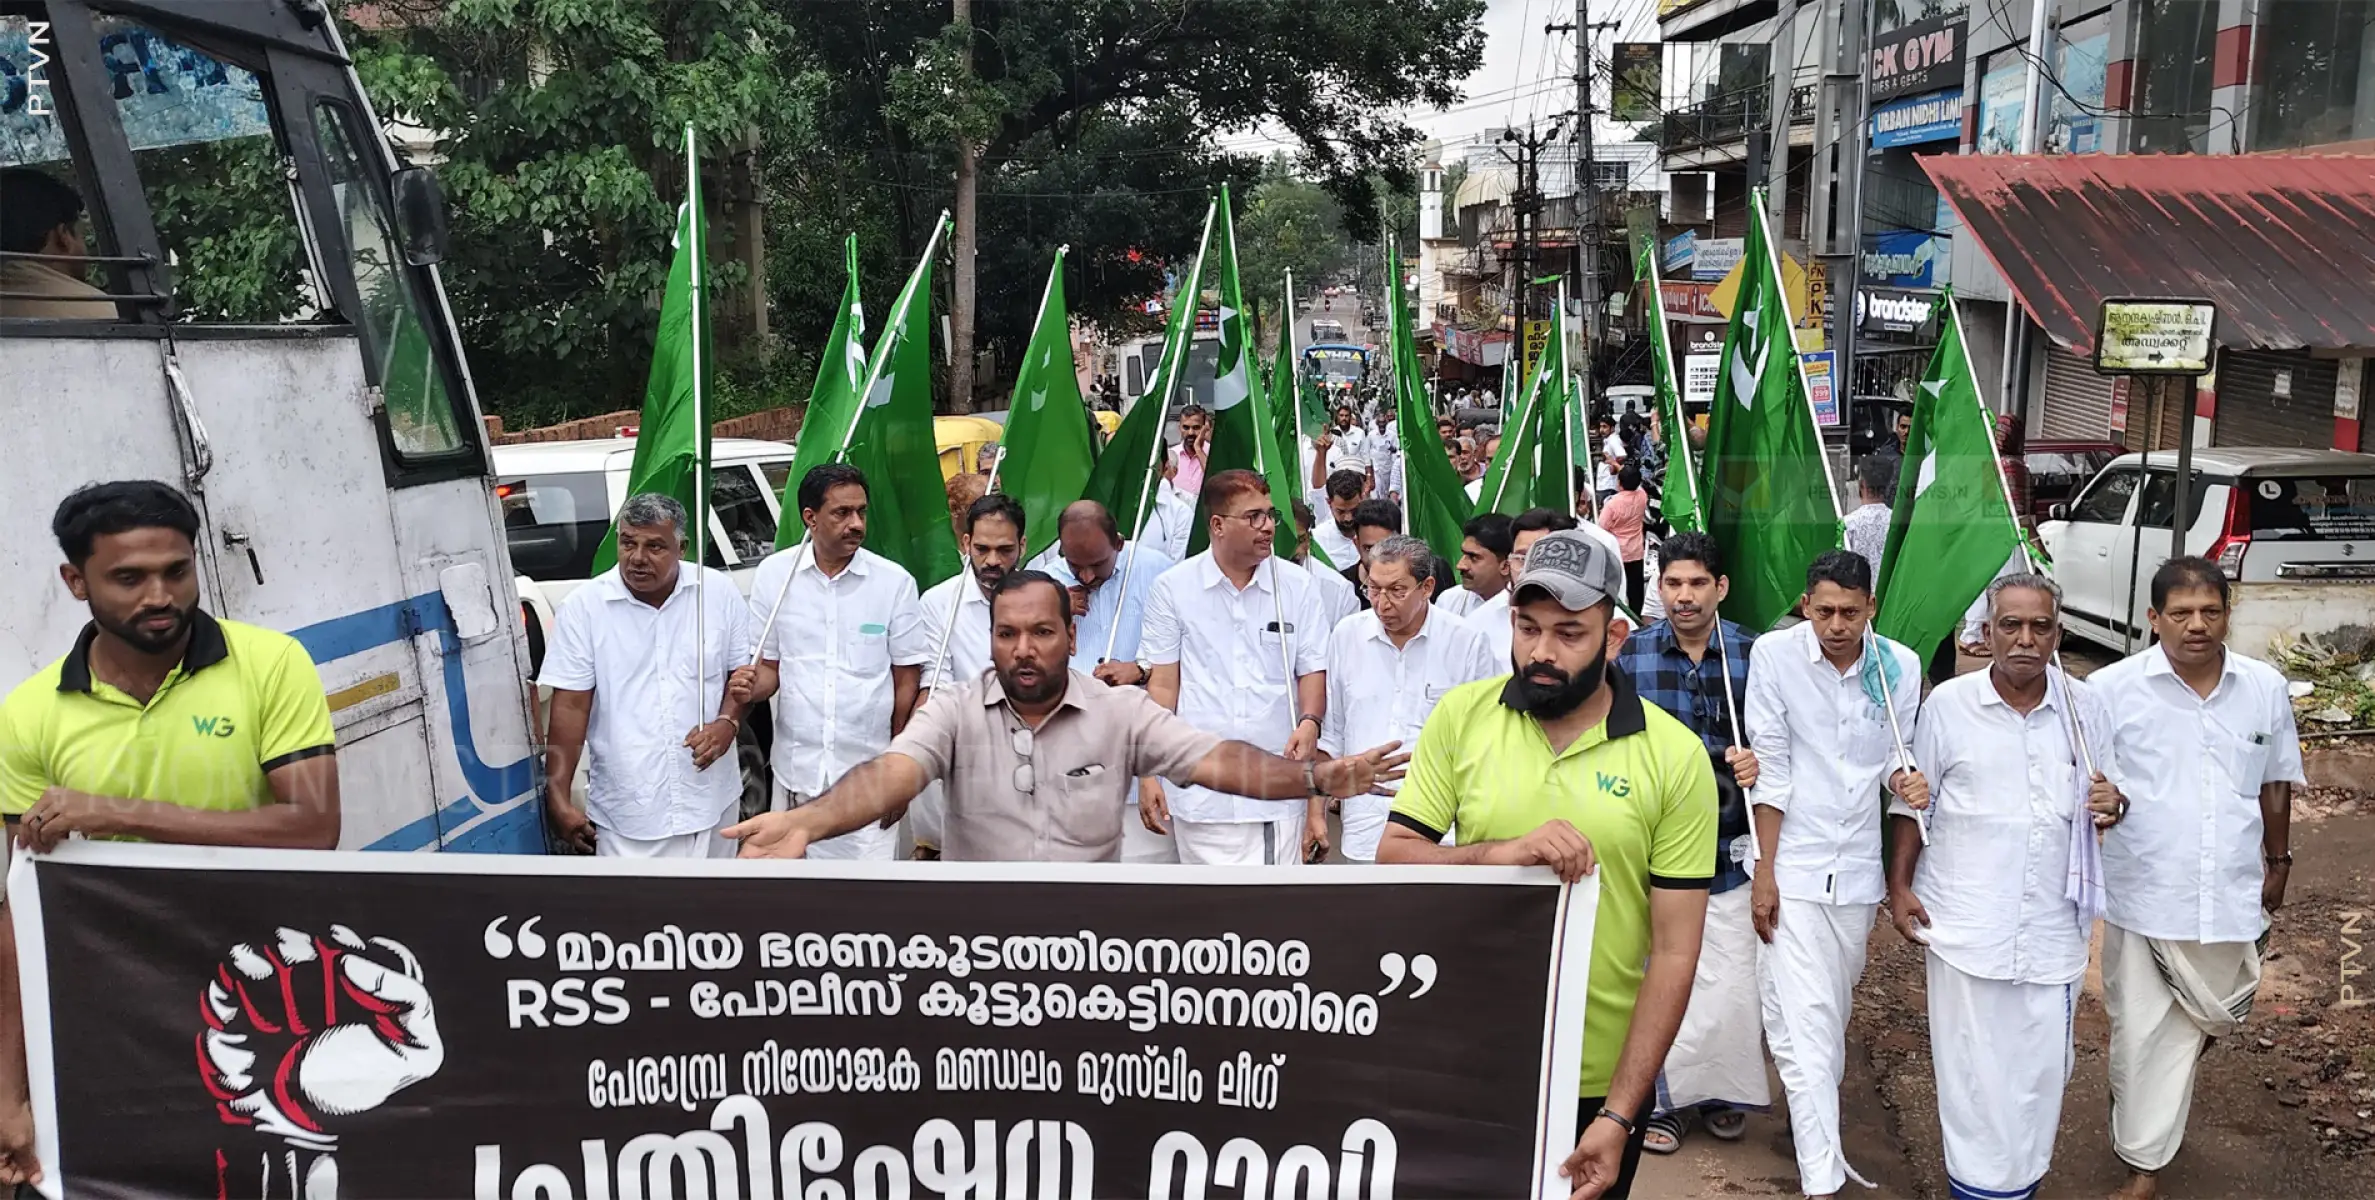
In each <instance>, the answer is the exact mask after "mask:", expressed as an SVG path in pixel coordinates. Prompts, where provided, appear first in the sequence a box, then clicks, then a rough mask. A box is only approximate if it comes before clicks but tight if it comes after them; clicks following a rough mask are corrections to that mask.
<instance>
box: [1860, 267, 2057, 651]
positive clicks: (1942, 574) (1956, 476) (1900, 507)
mask: <svg viewBox="0 0 2375 1200" xmlns="http://www.w3.org/2000/svg"><path fill="white" fill-rule="evenodd" d="M1944 303H1945V304H1946V306H1947V309H1946V314H1947V317H1948V319H1947V320H1945V321H1941V322H1939V330H1938V348H1937V349H1936V350H1934V351H1932V352H1931V354H1930V366H1929V369H1928V370H1927V371H1924V372H1923V373H1922V380H1921V391H1920V392H1919V393H1918V394H1917V395H1915V397H1914V399H1913V428H1912V430H1911V431H1910V432H1908V433H1907V434H1906V437H1905V461H1904V463H1903V465H1902V466H1900V467H1899V468H1898V475H1897V499H1896V504H1895V506H1894V508H1893V509H1892V510H1891V513H1890V517H1889V527H1888V543H1887V548H1886V549H1884V550H1883V551H1882V552H1881V555H1880V562H1879V564H1878V567H1879V569H1878V571H1877V572H1876V578H1877V581H1878V585H1879V586H1878V590H1879V593H1880V612H1879V615H1878V616H1876V617H1875V618H1874V619H1873V622H1872V627H1873V629H1874V630H1875V631H1877V632H1878V633H1879V634H1880V635H1881V636H1883V637H1889V638H1894V639H1896V640H1897V641H1900V642H1903V643H1904V644H1905V646H1906V648H1907V649H1910V650H1912V651H1913V653H1914V654H1915V655H1916V656H1917V657H1919V658H1920V660H1921V661H1923V662H1927V661H1929V657H1930V652H1931V651H1933V650H1935V649H1937V647H1938V643H1939V642H1940V641H1943V640H1944V639H1945V638H1947V637H1948V636H1949V635H1951V634H1952V633H1953V632H1954V629H1955V626H1957V625H1959V624H1961V623H1962V619H1963V611H1964V610H1965V609H1967V608H1969V607H1970V605H1971V601H1973V600H1974V599H1977V598H1978V596H1979V594H1980V593H1981V592H1982V591H1985V590H1986V589H1987V585H1988V581H1989V580H1991V579H1994V578H1995V577H1996V573H1997V572H1998V571H2000V570H2002V569H2003V567H2004V563H2005V560H2007V559H2009V558H2011V557H2012V556H2013V555H2014V554H2016V553H2018V552H2019V551H2020V549H2021V547H2022V546H2023V545H2024V542H2023V540H2022V538H2021V533H2020V525H2019V523H2018V521H2017V520H2016V519H2015V518H2014V516H2013V512H2012V501H2011V500H2010V499H2009V497H2008V494H2007V492H2006V491H2005V488H2004V476H2003V468H2002V466H2001V465H2000V464H1999V463H1998V461H1997V459H1996V440H1995V418H1994V417H1993V416H1992V415H1990V414H1989V412H1988V410H1987V408H1986V406H1985V404H1984V403H1982V402H1981V400H1980V398H1979V382H1978V380H1977V379H1976V378H1975V377H1974V376H1973V375H1972V373H1971V361H1970V359H1969V357H1967V356H1966V355H1965V353H1964V350H1963V329H1962V317H1961V313H1960V312H1959V311H1957V309H1956V306H1955V304H1954V298H1953V296H1952V295H1951V294H1950V295H1948V297H1947V298H1946V300H1945V301H1944Z"/></svg>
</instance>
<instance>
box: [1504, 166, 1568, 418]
mask: <svg viewBox="0 0 2375 1200" xmlns="http://www.w3.org/2000/svg"><path fill="white" fill-rule="evenodd" d="M1559 133H1560V127H1559V124H1558V123H1555V122H1554V123H1553V124H1552V125H1551V127H1550V132H1549V133H1548V134H1538V133H1536V132H1535V131H1534V130H1533V129H1532V128H1531V127H1529V128H1527V129H1526V131H1525V132H1524V133H1522V134H1521V133H1519V132H1518V131H1517V130H1515V129H1504V130H1502V131H1501V143H1502V145H1501V157H1502V158H1505V159H1507V160H1508V161H1509V162H1510V163H1511V164H1512V165H1513V166H1515V167H1516V168H1517V187H1516V189H1515V190H1514V191H1512V192H1511V193H1510V194H1509V207H1510V211H1511V212H1512V213H1514V214H1515V215H1516V217H1517V230H1516V241H1515V243H1514V245H1513V247H1512V253H1513V254H1514V256H1515V257H1514V260H1513V261H1512V263H1511V268H1512V271H1513V276H1512V278H1511V279H1510V281H1509V294H1510V295H1511V296H1513V297H1515V306H1516V307H1515V313H1516V318H1515V321H1514V324H1515V325H1516V327H1517V329H1516V333H1517V346H1518V353H1519V354H1520V356H1521V357H1520V359H1519V361H1520V362H1521V363H1523V364H1525V365H1526V366H1529V367H1530V366H1531V365H1532V364H1531V363H1529V362H1526V360H1525V359H1524V358H1523V355H1524V353H1525V348H1526V322H1527V321H1528V320H1530V319H1531V318H1532V317H1533V314H1534V304H1533V298H1534V260H1535V258H1536V257H1537V255H1538V254H1539V249H1538V247H1536V245H1535V243H1536V242H1537V241H1539V240H1541V237H1542V222H1541V219H1540V217H1541V211H1542V148H1543V147H1544V146H1547V145H1549V144H1551V143H1552V142H1555V141H1557V140H1559ZM1513 147H1514V152H1512V148H1513ZM1519 386H1521V387H1522V386H1524V384H1523V383H1520V384H1519Z"/></svg>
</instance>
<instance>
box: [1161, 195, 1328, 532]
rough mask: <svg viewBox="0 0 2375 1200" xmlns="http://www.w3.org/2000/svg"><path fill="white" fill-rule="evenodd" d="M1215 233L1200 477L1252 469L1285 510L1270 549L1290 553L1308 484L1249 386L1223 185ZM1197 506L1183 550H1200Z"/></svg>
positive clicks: (1266, 405) (1247, 346) (1264, 401)
mask: <svg viewBox="0 0 2375 1200" xmlns="http://www.w3.org/2000/svg"><path fill="white" fill-rule="evenodd" d="M1218 233H1219V236H1217V237H1215V238H1214V239H1213V242H1212V253H1213V257H1214V258H1215V259H1217V260H1218V261H1217V264H1216V266H1215V269H1214V271H1213V279H1214V281H1215V282H1216V283H1218V284H1219V285H1220V353H1219V355H1218V357H1217V360H1216V361H1215V362H1214V363H1213V368H1212V445H1211V447H1210V450H1209V452H1208V454H1207V456H1206V458H1205V460H1204V477H1205V478H1206V479H1210V478H1212V477H1213V476H1214V475H1217V474H1219V473H1220V472H1222V471H1237V470H1244V471H1252V472H1254V473H1255V474H1257V475H1260V476H1262V478H1264V479H1265V480H1267V481H1269V484H1270V502H1271V503H1272V504H1274V505H1276V506H1277V508H1278V510H1279V511H1280V512H1284V513H1288V514H1289V516H1288V518H1287V519H1286V520H1283V521H1280V522H1279V523H1278V532H1277V535H1276V539H1275V546H1274V548H1275V549H1276V550H1277V552H1278V553H1279V554H1281V555H1285V556H1288V557H1292V556H1293V555H1294V552H1295V542H1296V540H1297V539H1296V534H1295V522H1294V518H1293V516H1292V510H1293V508H1294V505H1295V501H1296V500H1299V499H1301V498H1302V497H1303V494H1304V493H1305V492H1307V491H1309V490H1310V489H1309V488H1306V487H1302V486H1298V482H1297V480H1296V478H1295V476H1296V475H1297V474H1298V472H1297V471H1296V470H1295V467H1296V465H1297V463H1296V456H1294V455H1289V454H1284V453H1281V452H1280V450H1279V448H1278V423H1277V422H1276V421H1274V420H1272V419H1271V415H1270V398H1269V397H1268V396H1267V395H1265V394H1264V393H1263V391H1262V389H1260V388H1257V387H1255V386H1254V355H1255V350H1254V340H1253V315H1252V314H1251V313H1250V312H1248V311H1247V310H1246V307H1245V290H1244V289H1243V288H1242V287H1241V286H1239V283H1238V279H1237V223H1236V220H1235V217H1234V216H1233V215H1232V214H1231V212H1230V209H1229V185H1228V184H1225V183H1224V184H1222V185H1221V189H1220V228H1219V231H1218ZM1203 517H1204V512H1203V509H1202V508H1201V506H1199V507H1198V509H1197V520H1196V528H1195V532H1194V533H1192V534H1190V535H1189V536H1188V546H1187V552H1188V553H1189V554H1200V553H1202V552H1203V551H1204V543H1205V541H1206V537H1207V534H1208V533H1209V530H1210V525H1209V523H1208V522H1206V521H1205V520H1204V519H1203Z"/></svg>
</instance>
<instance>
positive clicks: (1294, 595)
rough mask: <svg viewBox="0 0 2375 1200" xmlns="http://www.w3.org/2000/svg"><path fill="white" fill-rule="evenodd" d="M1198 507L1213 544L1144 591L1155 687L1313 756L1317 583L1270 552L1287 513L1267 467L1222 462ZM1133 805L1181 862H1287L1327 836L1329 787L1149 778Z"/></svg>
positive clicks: (1142, 650)
mask: <svg viewBox="0 0 2375 1200" xmlns="http://www.w3.org/2000/svg"><path fill="white" fill-rule="evenodd" d="M1204 511H1205V512H1206V513H1207V514H1209V515H1208V517H1207V521H1208V523H1209V535H1210V539H1211V548H1210V549H1208V550H1206V551H1205V552H1204V553H1202V554H1199V555H1197V556H1195V557H1194V558H1191V559H1189V560H1187V561H1186V562H1184V563H1181V564H1180V565H1179V566H1177V567H1175V568H1173V569H1172V570H1170V571H1168V572H1166V573H1165V574H1164V575H1163V577H1162V578H1160V579H1158V580H1156V581H1155V587H1154V594H1153V595H1152V596H1151V597H1149V601H1148V604H1147V608H1146V632H1145V637H1144V640H1143V641H1142V642H1141V643H1140V646H1139V651H1138V653H1139V657H1140V658H1141V659H1142V660H1143V661H1145V662H1146V663H1147V664H1148V665H1149V667H1150V668H1151V670H1152V674H1151V676H1150V677H1149V678H1148V679H1147V684H1146V690H1147V694H1148V695H1149V696H1151V697H1153V698H1154V700H1155V702H1156V703H1158V704H1161V705H1163V706H1164V707H1166V708H1170V709H1173V710H1174V711H1176V712H1178V713H1179V715H1180V716H1182V717H1185V718H1187V720H1188V723H1189V724H1192V725H1194V726H1196V727H1197V728H1199V729H1203V730H1207V731H1209V732H1211V733H1214V734H1218V735H1219V736H1222V737H1227V738H1236V739H1238V740H1241V741H1246V742H1250V743H1252V744H1254V745H1256V746H1259V747H1261V748H1262V749H1264V750H1267V751H1270V752H1271V753H1283V754H1284V755H1285V756H1286V757H1288V758H1292V759H1298V760H1309V759H1311V758H1312V757H1313V756H1314V755H1315V754H1316V753H1317V752H1318V747H1319V731H1320V723H1321V722H1322V721H1323V720H1325V719H1326V716H1327V702H1328V679H1327V665H1328V633H1329V630H1330V626H1329V625H1328V623H1327V619H1326V616H1325V612H1324V609H1323V607H1322V602H1321V597H1320V591H1319V587H1318V585H1317V584H1315V583H1313V582H1312V579H1311V576H1310V574H1308V573H1307V572H1305V571H1304V569H1303V568H1301V567H1298V566H1296V565H1294V564H1293V563H1289V562H1282V561H1280V560H1279V559H1278V558H1277V557H1276V556H1275V555H1273V554H1272V553H1271V546H1272V543H1273V540H1274V539H1275V538H1276V537H1277V534H1278V521H1279V518H1280V515H1281V514H1280V513H1279V510H1278V507H1277V501H1275V500H1274V499H1273V498H1272V497H1271V495H1270V485H1269V484H1268V483H1267V482H1266V481H1264V480H1263V478H1262V477H1261V476H1260V475H1257V474H1255V473H1254V472H1252V471H1240V470H1232V471H1220V472H1216V473H1214V474H1213V476H1212V477H1211V478H1210V479H1208V480H1206V481H1205V483H1204ZM1364 790H1366V789H1364ZM1138 812H1139V818H1140V820H1142V821H1144V822H1145V824H1146V827H1147V828H1148V829H1151V830H1153V831H1154V832H1156V833H1161V834H1168V835H1170V836H1171V838H1172V841H1173V842H1174V843H1175V844H1176V845H1177V846H1178V847H1179V861H1181V862H1183V863H1201V864H1206V865H1214V866H1263V865H1268V866H1291V865H1294V864H1297V863H1301V862H1306V861H1313V860H1315V859H1316V858H1317V857H1318V856H1320V855H1323V854H1325V853H1326V852H1327V847H1328V826H1327V808H1326V803H1325V800H1324V798H1316V797H1315V798H1313V799H1311V800H1310V801H1309V802H1307V803H1304V804H1297V803H1295V802H1294V801H1291V800H1274V799H1270V798H1267V797H1266V796H1264V795H1263V794H1262V793H1259V792H1257V791H1254V790H1252V787H1251V783H1250V781H1248V782H1247V783H1243V784H1234V783H1233V784H1228V785H1225V787H1223V788H1215V787H1209V786H1204V785H1201V784H1189V785H1184V786H1181V787H1180V788H1179V789H1178V790H1177V792H1176V793H1175V794H1174V793H1170V792H1167V791H1166V789H1165V788H1164V787H1163V784H1162V783H1161V781H1159V780H1156V779H1154V778H1151V777H1150V778H1148V779H1146V780H1145V781H1143V782H1142V783H1141V785H1140V787H1139V789H1138Z"/></svg>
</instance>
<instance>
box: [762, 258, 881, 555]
mask: <svg viewBox="0 0 2375 1200" xmlns="http://www.w3.org/2000/svg"><path fill="white" fill-rule="evenodd" d="M841 257H842V266H843V269H844V270H846V271H847V272H848V281H847V282H845V283H843V284H842V285H841V308H840V309H839V310H838V311H837V312H835V313H834V314H833V330H832V332H830V333H828V334H826V335H825V349H824V352H823V353H822V354H819V355H818V356H817V359H816V382H815V383H814V384H812V385H810V387H809V389H808V412H807V415H806V416H805V417H803V418H801V421H800V440H799V446H798V447H797V449H796V451H795V453H794V454H793V456H792V473H791V474H790V475H787V476H785V477H784V481H783V520H782V521H780V522H778V523H777V524H776V526H775V548H776V549H778V550H789V549H791V548H792V547H793V546H795V545H797V544H799V543H800V542H801V541H802V540H804V539H806V538H807V536H808V530H807V527H806V526H803V525H802V524H801V523H800V499H799V497H800V481H801V480H802V479H805V478H807V477H808V472H809V471H811V470H813V469H815V468H817V467H821V466H823V465H825V464H826V463H828V462H831V461H833V459H835V458H836V457H838V456H839V455H840V454H841V451H842V449H843V448H844V447H845V446H847V445H848V438H849V426H850V421H851V420H852V419H854V418H855V417H856V416H857V412H858V393H860V392H861V391H864V390H865V387H866V313H865V310H864V309H863V308H861V307H860V306H859V305H858V235H856V234H854V233H853V234H850V235H849V237H848V239H847V240H846V241H844V242H843V243H842V246H841Z"/></svg>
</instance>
